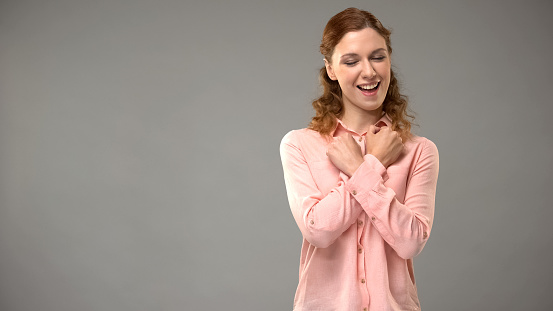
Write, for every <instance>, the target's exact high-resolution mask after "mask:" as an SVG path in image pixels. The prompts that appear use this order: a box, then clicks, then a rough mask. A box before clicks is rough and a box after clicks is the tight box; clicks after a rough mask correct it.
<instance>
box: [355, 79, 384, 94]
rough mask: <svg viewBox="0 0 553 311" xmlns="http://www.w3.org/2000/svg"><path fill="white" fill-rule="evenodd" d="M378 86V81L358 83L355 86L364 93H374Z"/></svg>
mask: <svg viewBox="0 0 553 311" xmlns="http://www.w3.org/2000/svg"><path fill="white" fill-rule="evenodd" d="M379 87H380V81H378V82H375V83H370V84H360V85H358V86H357V88H358V89H359V90H360V91H361V92H362V93H363V94H365V95H374V94H376V91H378V88H379Z"/></svg>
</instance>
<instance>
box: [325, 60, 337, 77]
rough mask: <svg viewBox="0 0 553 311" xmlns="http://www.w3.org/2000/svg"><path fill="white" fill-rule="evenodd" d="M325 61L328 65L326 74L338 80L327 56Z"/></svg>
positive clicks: (326, 65)
mask: <svg viewBox="0 0 553 311" xmlns="http://www.w3.org/2000/svg"><path fill="white" fill-rule="evenodd" d="M324 61H325V67H326V74H327V75H328V77H329V78H330V80H334V81H336V80H338V79H337V78H336V74H334V69H333V68H332V65H331V64H330V63H329V62H328V61H327V60H326V58H325V59H324Z"/></svg>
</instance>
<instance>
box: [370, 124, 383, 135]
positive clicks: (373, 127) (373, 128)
mask: <svg viewBox="0 0 553 311" xmlns="http://www.w3.org/2000/svg"><path fill="white" fill-rule="evenodd" d="M378 131H380V128H379V127H376V126H374V125H372V124H371V126H369V131H368V132H367V134H371V135H374V134H376V133H378Z"/></svg>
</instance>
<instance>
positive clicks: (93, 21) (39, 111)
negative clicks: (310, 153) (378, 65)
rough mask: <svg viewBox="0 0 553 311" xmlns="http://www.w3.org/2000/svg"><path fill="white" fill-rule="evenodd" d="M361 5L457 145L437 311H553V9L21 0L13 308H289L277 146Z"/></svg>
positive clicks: (444, 178)
mask: <svg viewBox="0 0 553 311" xmlns="http://www.w3.org/2000/svg"><path fill="white" fill-rule="evenodd" d="M350 6H355V7H359V8H362V9H367V10H370V11H372V12H373V13H374V14H375V15H376V16H377V17H378V18H380V19H381V21H382V22H383V23H384V25H386V26H388V27H391V28H392V29H393V36H392V44H393V47H394V55H393V58H392V61H393V64H394V65H395V67H396V68H397V70H398V73H399V75H400V79H401V80H402V81H403V86H404V91H405V93H406V94H407V95H409V96H410V99H411V104H412V108H413V109H414V110H415V112H417V121H418V123H419V124H420V127H418V128H416V129H415V132H416V133H418V134H419V135H422V136H426V137H428V138H430V139H431V140H433V141H434V142H435V143H436V144H437V146H438V148H439V150H440V168H441V170H440V177H439V183H438V196H437V205H436V218H435V223H434V229H433V234H432V236H431V238H430V240H429V242H428V244H427V246H426V248H425V250H424V251H423V252H422V254H421V255H419V256H418V257H417V258H416V259H415V263H416V275H417V282H418V288H419V295H420V299H421V301H422V305H423V309H424V310H427V311H428V310H547V309H552V308H553V299H552V298H551V290H552V289H553V268H552V266H551V262H552V259H553V258H552V257H553V253H552V247H553V243H552V242H553V234H552V230H551V222H552V219H553V210H552V206H551V204H550V203H549V197H550V195H551V190H552V186H553V182H552V178H553V177H552V176H553V156H552V151H553V142H552V139H551V135H550V132H551V131H552V130H553V126H552V125H551V124H552V123H551V121H550V119H551V116H552V115H553V105H552V102H551V95H550V94H551V90H552V89H553V79H552V76H553V75H552V72H553V62H552V61H551V50H552V48H553V39H552V38H553V36H552V33H551V30H552V29H553V19H551V16H552V13H553V5H552V4H551V2H550V1H537V0H534V1H524V2H520V3H519V2H518V1H483V2H481V1H456V2H447V1H441V0H435V1H315V0H312V1H266V2H263V3H261V2H260V1H253V0H251V1H247V0H244V1H205V2H202V3H199V2H198V3H189V2H186V1H176V0H175V1H172V0H157V1H145V0H141V1H131V0H110V1H107V0H106V1H68V0H67V1H63V0H50V1H30V0H17V1H15V0H13V1H7V0H4V1H1V2H0V310H3V311H4V310H7V311H27V310H42V311H50V310H51V311H65V310H83V311H88V310H120V311H125V310H215V309H216V308H218V309H221V308H222V309H225V310H290V309H291V307H292V299H293V295H294V292H295V288H296V285H297V273H298V265H299V255H300V245H301V235H300V232H299V230H298V229H297V227H296V224H295V222H294V220H293V218H292V215H291V213H290V211H289V207H288V203H287V199H286V195H285V189H284V181H283V176H282V168H281V165H280V158H279V154H278V146H279V143H280V139H281V138H282V136H283V135H284V134H285V133H286V132H288V131H289V130H291V129H297V128H302V127H305V126H306V125H307V123H308V122H309V119H310V117H311V115H312V109H311V106H310V102H311V100H312V99H313V98H315V97H316V96H317V94H318V92H319V90H318V85H317V71H318V69H319V67H320V66H322V65H323V62H322V57H321V56H320V54H319V52H318V45H319V43H320V38H321V35H322V31H323V28H324V26H325V24H326V22H327V21H328V19H329V18H330V17H331V16H332V15H334V14H336V13H337V12H339V11H341V10H343V9H345V8H347V7H350Z"/></svg>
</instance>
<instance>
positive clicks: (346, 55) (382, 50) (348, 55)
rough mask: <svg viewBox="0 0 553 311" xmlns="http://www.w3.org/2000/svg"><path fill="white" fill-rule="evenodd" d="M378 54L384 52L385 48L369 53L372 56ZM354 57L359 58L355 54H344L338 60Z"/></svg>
mask: <svg viewBox="0 0 553 311" xmlns="http://www.w3.org/2000/svg"><path fill="white" fill-rule="evenodd" d="M378 52H386V49H385V48H380V49H376V50H374V51H372V52H371V55H374V54H376V53H378ZM355 56H359V55H358V54H357V53H346V54H344V55H342V56H341V57H340V59H342V58H346V57H355Z"/></svg>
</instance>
